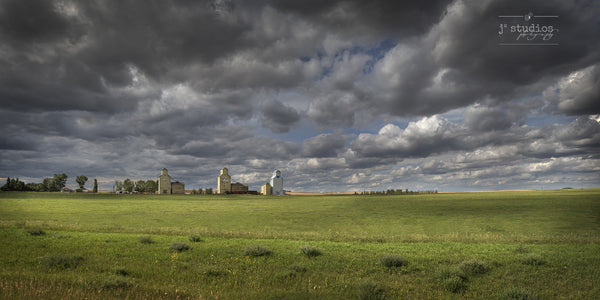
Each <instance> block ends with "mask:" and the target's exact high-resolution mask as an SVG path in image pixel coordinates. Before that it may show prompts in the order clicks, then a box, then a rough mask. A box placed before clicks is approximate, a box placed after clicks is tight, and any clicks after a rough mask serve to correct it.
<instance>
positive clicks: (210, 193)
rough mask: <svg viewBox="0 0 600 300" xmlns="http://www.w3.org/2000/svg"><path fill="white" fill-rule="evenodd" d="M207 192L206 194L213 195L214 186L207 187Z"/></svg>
mask: <svg viewBox="0 0 600 300" xmlns="http://www.w3.org/2000/svg"><path fill="white" fill-rule="evenodd" d="M205 192H206V194H207V195H212V193H213V190H212V188H207V189H206V190H205Z"/></svg>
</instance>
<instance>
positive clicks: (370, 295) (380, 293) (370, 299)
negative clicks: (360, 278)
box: [358, 282, 385, 300]
mask: <svg viewBox="0 0 600 300" xmlns="http://www.w3.org/2000/svg"><path fill="white" fill-rule="evenodd" d="M358 299H361V300H380V299H385V290H384V289H383V288H382V287H381V286H379V285H378V284H377V283H374V282H364V283H361V284H360V285H359V286H358Z"/></svg>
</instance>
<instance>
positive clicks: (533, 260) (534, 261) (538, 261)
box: [521, 253, 546, 266]
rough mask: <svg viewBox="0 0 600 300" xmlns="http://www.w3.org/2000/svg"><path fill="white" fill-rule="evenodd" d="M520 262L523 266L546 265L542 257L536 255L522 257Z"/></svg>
mask: <svg viewBox="0 0 600 300" xmlns="http://www.w3.org/2000/svg"><path fill="white" fill-rule="evenodd" d="M521 262H522V263H523V264H524V265H530V266H541V265H543V264H545V263H546V261H545V260H544V259H543V258H542V256H541V255H539V254H537V253H531V254H528V255H525V256H523V258H522V259H521Z"/></svg>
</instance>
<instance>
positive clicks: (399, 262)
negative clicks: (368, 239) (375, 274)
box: [379, 254, 408, 268]
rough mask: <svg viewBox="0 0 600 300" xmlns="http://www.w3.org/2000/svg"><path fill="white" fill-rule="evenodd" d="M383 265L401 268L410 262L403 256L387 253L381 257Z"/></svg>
mask: <svg viewBox="0 0 600 300" xmlns="http://www.w3.org/2000/svg"><path fill="white" fill-rule="evenodd" d="M379 261H380V262H381V264H382V265H384V266H385V267H388V268H400V267H403V266H406V265H407V264H408V262H407V261H406V260H405V259H404V258H403V257H402V256H398V255H393V254H386V255H384V256H382V257H380V258H379Z"/></svg>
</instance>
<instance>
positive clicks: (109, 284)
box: [101, 276, 129, 289]
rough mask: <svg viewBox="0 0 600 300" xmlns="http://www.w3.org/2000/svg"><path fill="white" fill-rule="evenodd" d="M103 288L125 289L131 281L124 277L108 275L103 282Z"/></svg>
mask: <svg viewBox="0 0 600 300" xmlns="http://www.w3.org/2000/svg"><path fill="white" fill-rule="evenodd" d="M101 286H102V288H103V289H124V288H126V287H128V286H129V281H127V279H124V278H122V277H117V276H108V277H107V278H105V279H103V280H102V282H101Z"/></svg>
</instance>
